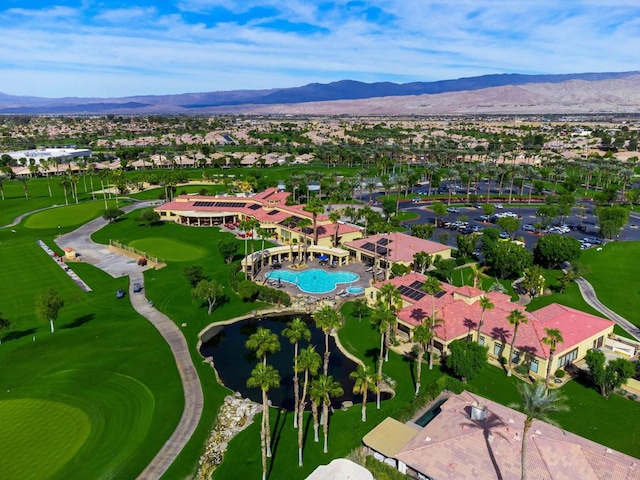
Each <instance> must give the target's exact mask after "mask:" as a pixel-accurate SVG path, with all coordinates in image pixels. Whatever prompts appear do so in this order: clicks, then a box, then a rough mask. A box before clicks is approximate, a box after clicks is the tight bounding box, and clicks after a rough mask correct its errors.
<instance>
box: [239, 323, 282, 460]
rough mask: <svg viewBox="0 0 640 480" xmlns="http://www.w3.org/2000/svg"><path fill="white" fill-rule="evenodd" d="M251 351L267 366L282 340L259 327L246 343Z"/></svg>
mask: <svg viewBox="0 0 640 480" xmlns="http://www.w3.org/2000/svg"><path fill="white" fill-rule="evenodd" d="M245 346H246V347H247V348H248V349H249V350H253V351H254V352H255V355H256V357H257V358H259V359H261V360H262V365H263V366H265V367H266V366H267V355H268V354H270V353H274V352H277V351H279V350H280V340H279V339H278V335H276V334H275V333H273V332H272V331H271V330H269V329H268V328H263V327H258V329H257V330H256V332H255V333H253V334H252V335H251V336H250V337H249V338H248V339H247V341H246V342H245ZM264 416H265V417H266V420H265V421H266V423H267V425H269V410H268V409H267V410H266V411H265V412H264ZM266 434H267V457H270V456H271V432H270V431H269V430H267V432H266Z"/></svg>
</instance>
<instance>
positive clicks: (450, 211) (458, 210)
mask: <svg viewBox="0 0 640 480" xmlns="http://www.w3.org/2000/svg"><path fill="white" fill-rule="evenodd" d="M447 212H449V213H460V209H459V208H457V207H448V208H447Z"/></svg>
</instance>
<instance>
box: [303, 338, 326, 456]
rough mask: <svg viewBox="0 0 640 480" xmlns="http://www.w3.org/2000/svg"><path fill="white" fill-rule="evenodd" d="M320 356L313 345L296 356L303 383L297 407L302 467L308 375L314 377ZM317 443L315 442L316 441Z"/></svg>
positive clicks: (318, 366)
mask: <svg viewBox="0 0 640 480" xmlns="http://www.w3.org/2000/svg"><path fill="white" fill-rule="evenodd" d="M321 362H322V360H321V359H320V355H319V354H318V352H316V349H315V347H314V346H313V345H309V346H308V347H307V348H304V349H302V351H301V352H300V354H299V355H298V372H304V382H303V384H302V395H301V396H300V404H299V405H298V465H299V466H302V447H303V446H304V443H303V438H304V436H303V431H304V428H303V426H304V409H305V407H306V402H307V392H308V391H309V375H315V374H316V373H318V369H319V368H320V363H321ZM316 441H317V440H316Z"/></svg>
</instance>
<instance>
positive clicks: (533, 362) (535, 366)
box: [529, 360, 538, 373]
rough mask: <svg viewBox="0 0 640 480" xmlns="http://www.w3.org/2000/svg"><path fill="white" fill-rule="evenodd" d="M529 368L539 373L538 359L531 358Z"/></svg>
mask: <svg viewBox="0 0 640 480" xmlns="http://www.w3.org/2000/svg"><path fill="white" fill-rule="evenodd" d="M529 370H531V371H532V372H533V373H538V360H531V363H530V364H529Z"/></svg>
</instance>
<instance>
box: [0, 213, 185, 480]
mask: <svg viewBox="0 0 640 480" xmlns="http://www.w3.org/2000/svg"><path fill="white" fill-rule="evenodd" d="M69 227H70V228H71V227H73V226H72V225H70V226H69ZM15 230H16V233H11V231H9V230H0V258H2V259H3V263H2V277H1V282H2V288H1V289H0V305H2V312H3V314H4V315H5V317H6V318H8V319H9V320H10V321H11V322H12V324H13V327H12V329H11V330H9V331H6V332H3V333H2V334H1V335H2V345H1V346H0V363H1V364H3V365H11V368H10V369H4V370H3V374H2V383H3V385H2V386H3V389H1V390H0V406H1V407H0V425H3V429H2V431H3V435H4V434H5V433H4V432H9V433H8V435H11V436H12V442H13V437H15V435H12V434H11V431H14V430H15V426H12V427H8V426H11V425H14V424H15V423H14V422H15V421H16V418H24V417H25V416H26V417H28V418H29V419H30V421H27V422H21V425H22V426H21V427H20V428H22V429H23V430H22V434H23V435H24V436H23V437H22V440H21V441H20V442H17V443H16V445H19V447H18V446H15V445H13V443H12V442H9V443H7V442H5V441H3V440H4V439H5V438H6V437H2V440H0V444H2V445H3V446H4V448H3V452H4V455H3V460H2V462H3V463H2V467H0V468H2V471H3V475H2V476H3V478H8V479H12V478H16V479H23V478H26V477H25V472H29V475H31V478H60V479H62V478H64V479H85V478H116V477H117V478H134V477H136V476H137V475H138V474H139V473H140V472H141V471H142V469H143V468H144V467H145V466H146V465H147V464H148V462H149V461H150V460H151V458H152V457H153V456H154V455H155V452H157V450H158V449H159V448H160V447H161V446H162V444H163V443H164V442H165V441H166V439H167V438H168V437H169V435H170V434H171V432H172V431H173V429H174V428H175V425H176V424H177V422H178V420H179V417H180V414H181V406H182V403H183V395H182V388H181V385H180V381H179V376H178V372H177V370H176V367H175V363H174V362H173V359H172V356H171V353H170V350H169V348H168V346H167V345H166V343H165V341H164V339H162V337H161V336H160V334H159V333H158V332H157V331H156V330H155V328H153V326H152V325H150V324H149V323H148V322H147V320H146V319H144V318H142V317H140V316H139V315H137V313H136V312H135V311H134V310H133V308H132V307H131V305H130V304H129V303H128V302H126V301H118V300H116V299H115V295H113V292H114V291H115V290H116V289H117V288H126V287H127V281H126V279H113V278H111V277H109V276H108V275H106V274H104V273H103V272H101V271H99V270H97V269H95V268H93V267H91V266H90V265H85V264H73V265H72V268H73V269H74V270H75V271H76V272H77V273H78V274H79V275H80V276H81V277H82V278H83V279H84V280H85V281H87V283H88V284H89V285H91V286H92V288H93V289H94V290H93V292H89V293H85V292H83V291H81V290H80V289H79V288H78V287H77V286H76V285H75V283H74V282H73V281H72V280H71V279H70V278H69V277H68V275H66V273H64V272H63V270H62V269H61V268H60V267H58V266H57V265H56V264H55V262H54V261H53V260H52V259H51V258H50V257H49V256H48V255H47V254H46V253H45V252H44V251H43V250H42V249H41V248H40V247H39V246H38V245H37V244H36V240H37V239H43V240H45V241H47V243H48V244H49V245H50V246H51V247H54V246H55V245H54V244H53V242H52V241H51V238H52V237H53V235H55V234H57V228H55V229H50V230H47V229H41V230H30V229H26V228H23V227H16V228H15ZM47 287H54V288H55V289H56V290H57V291H58V292H59V293H60V295H61V296H62V298H63V299H64V300H65V307H64V308H63V309H62V311H61V313H60V317H59V319H58V321H57V322H56V333H55V334H51V333H50V332H49V331H48V325H47V324H46V323H41V322H40V321H39V320H38V319H37V318H36V317H35V313H34V297H35V295H36V294H37V293H38V292H40V291H42V290H44V289H45V288H47ZM43 402H52V405H51V409H48V408H43V406H45V405H47V404H45V403H43ZM9 406H10V407H11V408H8V407H9ZM56 412H57V413H56ZM67 425H77V426H78V427H79V428H77V430H74V431H75V433H74V435H75V436H74V435H69V434H68V432H67V430H68V427H67ZM83 425H84V427H83ZM87 425H88V429H87V428H86V426H87ZM5 426H7V429H6V430H5V428H4V427H5ZM29 429H30V433H29ZM47 432H51V433H49V434H47V435H48V437H47V438H49V440H47V441H44V440H45V438H43V437H42V435H43V434H46V433H47ZM16 441H17V437H16ZM8 445H13V446H12V447H11V448H12V449H13V450H12V452H13V454H11V455H8V454H7V452H8V448H9V447H8ZM36 458H37V459H38V461H37V462H34V459H36ZM11 472H15V475H14V473H11Z"/></svg>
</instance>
